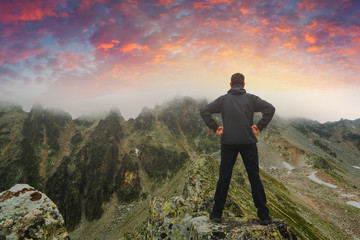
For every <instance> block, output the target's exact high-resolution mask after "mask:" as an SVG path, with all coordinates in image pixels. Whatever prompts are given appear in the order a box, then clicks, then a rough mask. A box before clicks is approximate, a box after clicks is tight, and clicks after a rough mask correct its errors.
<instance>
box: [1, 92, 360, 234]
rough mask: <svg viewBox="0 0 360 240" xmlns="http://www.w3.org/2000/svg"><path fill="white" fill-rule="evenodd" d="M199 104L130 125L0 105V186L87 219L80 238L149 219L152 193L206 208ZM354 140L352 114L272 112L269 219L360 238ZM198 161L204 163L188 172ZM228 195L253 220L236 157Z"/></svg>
mask: <svg viewBox="0 0 360 240" xmlns="http://www.w3.org/2000/svg"><path fill="white" fill-rule="evenodd" d="M204 104H206V102H205V101H197V100H194V99H191V98H184V99H179V100H175V101H172V102H169V103H167V104H163V105H161V106H157V107H156V108H155V109H148V108H144V109H143V111H142V112H141V114H140V115H139V116H138V117H137V118H136V119H129V120H127V121H125V120H124V119H123V117H122V116H121V114H120V113H119V112H118V111H116V110H112V111H111V112H110V113H109V114H108V115H107V116H104V117H103V118H99V119H95V118H78V119H75V120H73V119H71V117H70V116H69V115H68V114H67V113H65V112H62V111H55V110H51V109H50V110H49V109H43V108H41V107H40V106H35V107H33V108H32V109H31V111H30V112H29V113H26V112H24V111H23V110H22V109H21V108H20V107H18V106H9V105H0V153H1V155H0V157H1V158H0V176H1V181H0V191H2V190H5V189H8V188H10V187H11V186H13V185H14V184H16V183H28V184H31V185H32V186H34V187H35V188H37V189H40V190H42V191H43V192H44V193H46V194H47V195H48V196H49V197H50V198H51V199H52V200H53V201H54V202H55V203H56V204H57V205H58V207H59V210H60V212H61V213H62V215H63V216H64V219H65V223H66V225H67V227H68V229H69V230H74V229H77V228H78V227H79V226H80V227H81V226H83V225H84V224H85V223H84V222H88V223H86V224H90V225H87V226H90V227H89V228H87V232H82V233H79V234H78V235H79V236H81V237H83V238H84V237H86V238H87V239H96V236H98V237H100V236H107V239H118V237H119V236H123V235H124V233H125V232H127V231H130V232H131V231H132V229H133V228H134V227H135V226H140V225H141V223H142V222H143V221H144V219H146V217H148V216H149V215H148V214H147V204H148V201H149V200H150V199H153V197H155V196H157V197H171V196H179V195H182V192H183V191H184V195H183V197H184V198H185V199H186V198H188V197H189V196H190V195H191V199H193V200H195V201H200V199H203V200H204V201H205V202H206V203H208V204H209V205H211V204H210V201H211V199H212V196H213V191H214V188H215V185H216V181H217V172H218V170H217V169H218V166H219V159H220V156H219V138H218V137H217V136H216V135H215V134H214V133H213V132H212V131H210V130H209V129H207V128H206V126H205V125H204V123H203V122H202V120H201V118H200V116H199V108H201V106H203V105H204ZM217 119H218V121H221V119H220V118H219V117H218V118H217ZM359 136H360V121H359V120H355V121H349V120H342V121H339V122H333V123H325V124H320V123H318V122H315V121H309V120H302V119H295V120H287V121H285V120H283V119H280V118H277V117H275V118H274V120H273V121H272V122H271V124H270V125H269V126H268V128H267V129H266V130H264V131H263V132H262V133H261V134H260V135H259V137H258V139H259V143H258V148H259V155H260V166H261V169H262V170H261V177H262V179H263V182H264V186H265V191H266V193H267V196H268V201H269V207H270V211H271V214H272V216H273V217H275V218H278V219H281V220H284V221H285V222H286V223H287V224H289V226H290V227H291V228H292V230H293V232H294V233H295V234H296V235H297V236H298V237H300V238H305V239H306V238H308V239H312V238H330V239H339V238H344V237H348V238H351V237H354V236H355V237H356V236H357V237H360V232H359V230H358V228H357V227H356V226H358V225H359V222H360V219H359V216H360V214H359V213H360V212H359V209H358V208H356V207H354V204H353V205H350V204H347V203H349V202H350V203H353V202H355V203H356V202H360V195H359V194H360V193H359V188H360V185H359V182H360V181H359V180H360V170H359V169H360V162H359V159H360V150H359V141H360V138H359ZM199 159H200V160H201V159H203V160H204V161H203V160H201V161H202V162H203V167H204V168H202V167H200V168H196V169H198V170H197V171H198V172H197V173H195V172H194V171H195V168H194V166H195V165H196V164H197V162H198V161H200V160H199ZM189 170H190V172H189ZM191 171H193V173H192V172H191ZM189 174H190V175H191V174H192V176H193V178H195V179H202V180H197V181H203V183H202V184H201V186H202V189H206V190H204V191H200V192H201V194H200V193H199V192H197V194H198V195H194V194H193V193H191V187H192V185H193V184H194V182H190V181H189V180H187V179H188V178H187V176H188V175H189ZM196 176H197V177H196ZM199 176H201V178H200V177H199ZM311 176H315V178H313V177H311ZM204 179H205V180H204ZM314 179H315V181H314ZM318 180H321V181H322V182H320V181H318ZM184 183H185V190H183V188H184ZM324 183H327V184H332V185H333V186H336V188H333V187H329V186H331V185H326V184H325V185H324ZM199 186H200V185H199ZM186 189H187V190H186ZM193 192H196V191H193ZM199 194H200V195H199ZM229 196H230V199H231V201H232V202H234V203H236V205H232V206H238V207H235V208H237V209H239V211H238V215H239V216H240V215H241V216H242V217H244V218H245V219H252V218H255V209H254V206H253V203H252V199H251V195H250V187H249V183H248V180H247V175H246V172H245V170H244V167H243V164H242V162H241V158H240V157H239V159H238V161H237V164H236V166H235V168H234V172H233V178H232V183H231V186H230V191H229ZM355 205H356V204H355ZM233 208H234V207H233ZM124 209H129V210H126V211H125V210H124ZM230 212H231V211H230ZM230 215H231V214H230ZM230 215H229V217H232V216H230ZM83 220H84V221H83ZM85 220H87V221H85ZM80 222H82V224H80ZM92 223H94V224H97V225H96V226H99V224H102V226H104V227H103V229H107V230H104V231H102V230H101V229H102V228H101V229H100V228H99V227H91V226H92V225H91V224H92ZM94 226H95V225H94ZM89 229H91V230H89ZM109 229H110V230H109ZM78 231H80V230H78ZM324 236H325V237H324ZM81 237H80V238H81Z"/></svg>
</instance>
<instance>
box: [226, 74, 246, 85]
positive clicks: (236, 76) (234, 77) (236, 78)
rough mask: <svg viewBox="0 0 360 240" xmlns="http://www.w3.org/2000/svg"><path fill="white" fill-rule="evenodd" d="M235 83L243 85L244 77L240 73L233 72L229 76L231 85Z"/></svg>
mask: <svg viewBox="0 0 360 240" xmlns="http://www.w3.org/2000/svg"><path fill="white" fill-rule="evenodd" d="M235 84H240V85H241V86H243V87H244V86H245V77H244V75H242V74H241V73H234V74H233V75H232V76H231V84H230V85H231V86H234V85H235Z"/></svg>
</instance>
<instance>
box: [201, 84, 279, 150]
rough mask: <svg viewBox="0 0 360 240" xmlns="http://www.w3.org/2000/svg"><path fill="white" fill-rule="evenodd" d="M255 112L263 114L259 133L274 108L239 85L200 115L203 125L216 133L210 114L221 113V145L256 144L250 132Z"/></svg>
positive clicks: (268, 120)
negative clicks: (222, 128)
mask: <svg viewBox="0 0 360 240" xmlns="http://www.w3.org/2000/svg"><path fill="white" fill-rule="evenodd" d="M255 112H262V113H263V117H262V119H261V120H260V121H259V122H258V123H257V127H258V128H259V130H260V131H261V130H262V129H263V128H265V127H266V126H267V125H268V123H269V122H270V121H271V119H272V117H273V115H274V113H275V108H274V107H273V106H272V105H271V104H270V103H268V102H266V101H264V100H262V99H261V98H259V97H257V96H255V95H253V94H249V93H246V91H245V89H244V88H243V87H242V86H241V85H239V84H236V85H233V86H232V88H231V89H230V90H229V91H228V93H227V94H225V95H223V96H221V97H219V98H218V99H216V100H215V101H214V102H212V103H210V104H209V105H207V106H206V107H205V108H204V109H202V110H201V112H200V114H201V116H202V118H203V119H204V121H205V123H206V124H207V125H208V126H209V127H210V128H211V129H213V130H215V131H216V129H217V128H218V126H217V124H216V123H215V122H214V120H213V119H212V117H211V114H213V113H221V117H222V121H223V126H224V133H223V135H222V137H221V143H222V144H247V143H256V142H257V139H256V137H255V135H254V134H253V132H252V130H251V126H252V125H253V118H254V113H255Z"/></svg>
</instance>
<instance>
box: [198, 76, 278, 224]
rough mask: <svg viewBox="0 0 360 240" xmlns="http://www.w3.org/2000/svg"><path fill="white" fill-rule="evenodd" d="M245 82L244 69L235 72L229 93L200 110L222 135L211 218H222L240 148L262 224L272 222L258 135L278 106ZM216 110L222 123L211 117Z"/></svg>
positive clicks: (219, 219)
mask: <svg viewBox="0 0 360 240" xmlns="http://www.w3.org/2000/svg"><path fill="white" fill-rule="evenodd" d="M244 86H245V77H244V75H243V74H241V73H235V74H233V75H232V76H231V83H230V87H231V89H230V90H229V91H228V93H227V94H225V95H223V96H221V97H219V98H218V99H216V100H215V101H213V102H212V103H210V104H208V105H207V106H205V107H204V108H203V109H202V110H201V111H200V114H201V117H202V119H203V120H204V122H205V124H206V125H207V126H208V127H209V128H211V129H213V130H214V131H215V132H216V133H217V134H218V135H219V136H220V135H222V136H221V164H220V171H219V180H218V182H217V185H216V191H215V196H214V201H215V202H214V206H213V209H212V212H211V213H210V219H211V220H213V221H214V222H218V223H219V222H221V220H222V212H223V210H224V205H225V201H226V197H227V193H228V190H229V184H230V180H231V174H232V169H233V167H234V164H235V161H236V157H237V155H238V153H239V152H240V155H241V157H242V160H243V162H244V165H245V168H246V171H247V174H248V178H249V181H250V184H251V193H252V197H253V201H254V204H255V206H256V208H257V215H258V217H259V219H260V224H261V225H268V224H270V223H271V217H270V216H269V209H268V208H267V207H266V205H265V204H266V195H265V191H264V187H263V185H262V182H261V179H260V176H259V161H258V150H257V146H256V143H257V139H256V137H255V135H257V134H259V132H260V131H262V130H263V129H264V128H265V127H266V126H267V125H268V124H269V122H270V121H271V119H272V117H273V116H274V113H275V108H274V107H273V106H272V105H271V104H270V103H268V102H266V101H264V100H262V99H261V98H259V97H257V96H255V95H252V94H249V93H246V91H245V89H244ZM255 112H261V113H262V118H261V119H260V120H259V122H258V123H257V124H256V125H253V118H254V113H255ZM213 113H221V117H222V121H223V126H218V124H217V123H216V121H215V120H214V119H213V118H212V114H213Z"/></svg>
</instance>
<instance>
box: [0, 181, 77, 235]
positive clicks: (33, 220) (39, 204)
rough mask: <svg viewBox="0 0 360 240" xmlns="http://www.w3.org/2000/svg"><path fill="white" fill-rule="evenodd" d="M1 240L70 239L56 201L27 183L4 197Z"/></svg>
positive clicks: (0, 201) (0, 198)
mask: <svg viewBox="0 0 360 240" xmlns="http://www.w3.org/2000/svg"><path fill="white" fill-rule="evenodd" d="M0 239H14V240H15V239H54V240H55V239H58V240H63V239H68V240H70V238H69V234H68V232H67V230H66V227H65V222H64V219H63V217H62V216H61V214H60V212H59V210H58V209H57V207H56V205H55V204H54V203H53V201H51V200H50V198H48V197H47V196H46V195H45V194H44V193H42V192H39V191H37V190H35V189H34V188H33V187H31V186H29V185H27V184H16V185H15V186H13V187H12V188H10V189H9V190H7V191H4V192H2V193H1V194H0Z"/></svg>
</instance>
